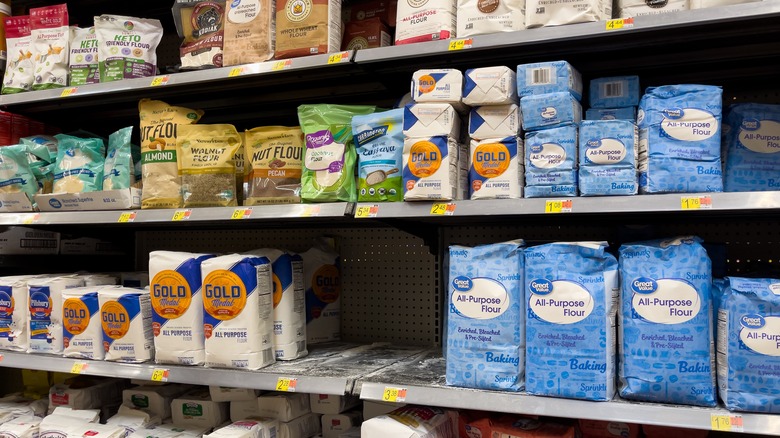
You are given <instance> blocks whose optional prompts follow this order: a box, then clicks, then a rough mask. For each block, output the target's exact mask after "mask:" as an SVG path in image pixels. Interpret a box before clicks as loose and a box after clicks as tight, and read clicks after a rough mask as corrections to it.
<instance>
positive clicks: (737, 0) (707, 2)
mask: <svg viewBox="0 0 780 438" xmlns="http://www.w3.org/2000/svg"><path fill="white" fill-rule="evenodd" d="M756 1H761V0H691V4H690V7H691V9H703V8H714V7H718V6H728V5H739V4H742V3H753V2H756Z"/></svg>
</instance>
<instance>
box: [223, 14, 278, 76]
mask: <svg viewBox="0 0 780 438" xmlns="http://www.w3.org/2000/svg"><path fill="white" fill-rule="evenodd" d="M274 3H275V2H274V0H232V1H229V2H227V11H226V12H225V44H224V48H223V54H222V65H224V66H225V67H227V66H231V65H239V64H251V63H253V62H263V61H267V60H269V59H271V58H273V56H274V49H275V48H276V33H275V32H274V28H275V27H274V26H275V22H276V11H275V7H274V6H275V4H274Z"/></svg>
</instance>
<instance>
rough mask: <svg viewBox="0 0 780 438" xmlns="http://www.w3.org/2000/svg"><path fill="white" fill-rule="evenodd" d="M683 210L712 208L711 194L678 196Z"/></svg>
mask: <svg viewBox="0 0 780 438" xmlns="http://www.w3.org/2000/svg"><path fill="white" fill-rule="evenodd" d="M680 208H682V209H683V210H709V209H711V208H712V197H711V196H683V197H682V198H680Z"/></svg>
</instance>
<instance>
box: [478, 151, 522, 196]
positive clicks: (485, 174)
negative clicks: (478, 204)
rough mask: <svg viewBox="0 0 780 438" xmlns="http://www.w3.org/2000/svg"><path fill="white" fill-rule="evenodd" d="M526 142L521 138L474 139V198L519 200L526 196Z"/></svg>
mask: <svg viewBox="0 0 780 438" xmlns="http://www.w3.org/2000/svg"><path fill="white" fill-rule="evenodd" d="M523 156H524V153H523V140H522V139H520V138H518V137H507V138H495V139H488V140H482V141H479V140H471V148H470V154H469V195H470V198H471V199H517V198H521V197H522V196H523V173H524V166H523V164H522V163H523Z"/></svg>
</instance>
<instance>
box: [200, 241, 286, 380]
mask: <svg viewBox="0 0 780 438" xmlns="http://www.w3.org/2000/svg"><path fill="white" fill-rule="evenodd" d="M201 276H202V277H203V309H204V313H203V331H204V333H205V337H206V342H205V348H206V366H209V367H222V368H242V369H250V370H256V369H260V368H262V367H265V366H268V365H270V364H272V363H274V349H273V329H274V318H273V287H274V286H273V279H272V276H273V274H272V273H271V262H270V261H269V260H268V259H267V258H265V257H253V256H243V255H239V254H230V255H224V256H220V257H214V258H211V259H207V260H204V261H203V263H202V264H201Z"/></svg>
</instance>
